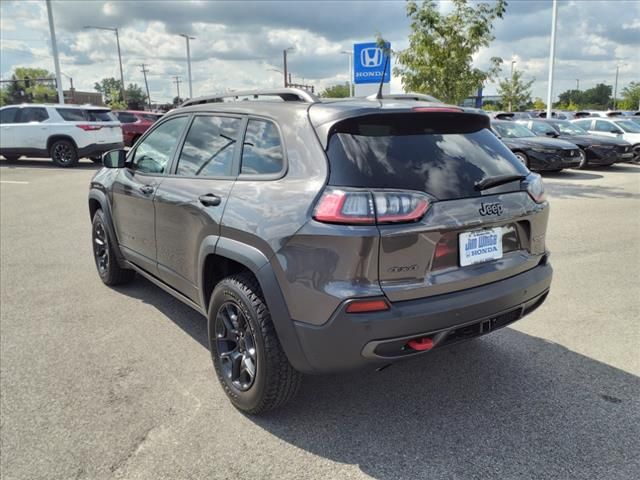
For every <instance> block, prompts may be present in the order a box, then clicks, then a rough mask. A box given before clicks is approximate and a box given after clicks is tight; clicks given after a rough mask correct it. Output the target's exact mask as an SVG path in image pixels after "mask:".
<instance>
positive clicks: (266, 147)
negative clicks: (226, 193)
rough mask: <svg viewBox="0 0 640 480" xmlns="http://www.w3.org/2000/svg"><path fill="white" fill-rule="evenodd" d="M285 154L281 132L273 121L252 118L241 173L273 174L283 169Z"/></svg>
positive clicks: (246, 136) (245, 142) (243, 150)
mask: <svg viewBox="0 0 640 480" xmlns="http://www.w3.org/2000/svg"><path fill="white" fill-rule="evenodd" d="M283 167H284V155H283V153H282V143H281V141H280V133H279V132H278V128H277V127H276V126H275V124H274V123H273V122H270V121H268V120H256V119H251V120H249V123H248V124H247V133H246V134H245V137H244V144H243V147H242V168H241V170H240V173H243V174H249V175H273V174H276V173H279V172H281V171H282V169H283Z"/></svg>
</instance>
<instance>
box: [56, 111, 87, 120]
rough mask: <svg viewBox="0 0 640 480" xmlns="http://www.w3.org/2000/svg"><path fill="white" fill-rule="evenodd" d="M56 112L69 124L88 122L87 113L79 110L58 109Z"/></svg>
mask: <svg viewBox="0 0 640 480" xmlns="http://www.w3.org/2000/svg"><path fill="white" fill-rule="evenodd" d="M56 111H57V112H58V113H59V114H60V116H61V117H62V118H63V119H64V120H66V121H67V122H84V121H85V120H87V117H86V114H85V111H84V110H81V109H79V108H56Z"/></svg>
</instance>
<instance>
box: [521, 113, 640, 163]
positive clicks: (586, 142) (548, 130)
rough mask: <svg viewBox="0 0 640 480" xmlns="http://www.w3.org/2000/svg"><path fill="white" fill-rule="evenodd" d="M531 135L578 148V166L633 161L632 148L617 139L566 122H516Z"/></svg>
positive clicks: (553, 120) (539, 120)
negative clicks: (561, 140)
mask: <svg viewBox="0 0 640 480" xmlns="http://www.w3.org/2000/svg"><path fill="white" fill-rule="evenodd" d="M518 123H520V124H521V125H524V126H525V127H527V128H528V129H529V130H531V131H532V132H533V133H535V134H536V135H539V136H543V137H551V138H561V139H564V140H567V141H569V142H571V143H575V144H576V145H577V146H578V147H580V150H581V153H580V165H578V168H585V167H587V166H588V165H605V166H606V165H613V164H614V163H617V162H628V161H630V160H632V159H633V146H632V145H631V144H630V143H629V142H625V141H624V140H619V139H617V138H607V137H602V136H597V135H591V134H590V133H589V132H587V131H586V130H584V129H583V128H580V127H579V126H578V125H576V124H575V123H571V122H569V121H567V120H556V119H552V120H547V119H538V120H518Z"/></svg>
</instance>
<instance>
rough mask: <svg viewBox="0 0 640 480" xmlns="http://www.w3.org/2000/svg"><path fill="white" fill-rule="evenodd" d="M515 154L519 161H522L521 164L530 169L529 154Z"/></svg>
mask: <svg viewBox="0 0 640 480" xmlns="http://www.w3.org/2000/svg"><path fill="white" fill-rule="evenodd" d="M513 154H514V155H515V156H516V158H517V159H518V160H520V162H522V164H523V165H524V166H525V167H527V168H529V157H527V154H526V153H524V152H513Z"/></svg>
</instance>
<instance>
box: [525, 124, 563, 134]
mask: <svg viewBox="0 0 640 480" xmlns="http://www.w3.org/2000/svg"><path fill="white" fill-rule="evenodd" d="M531 130H533V133H536V134H538V135H546V134H547V133H551V134H553V135H556V133H557V132H556V131H555V129H554V128H553V127H552V126H550V125H547V124H546V123H543V122H532V125H531Z"/></svg>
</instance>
